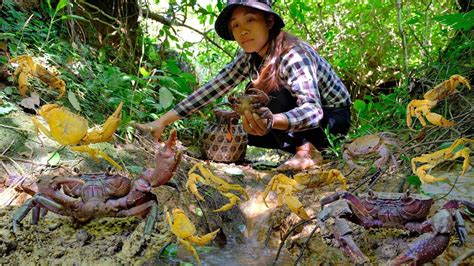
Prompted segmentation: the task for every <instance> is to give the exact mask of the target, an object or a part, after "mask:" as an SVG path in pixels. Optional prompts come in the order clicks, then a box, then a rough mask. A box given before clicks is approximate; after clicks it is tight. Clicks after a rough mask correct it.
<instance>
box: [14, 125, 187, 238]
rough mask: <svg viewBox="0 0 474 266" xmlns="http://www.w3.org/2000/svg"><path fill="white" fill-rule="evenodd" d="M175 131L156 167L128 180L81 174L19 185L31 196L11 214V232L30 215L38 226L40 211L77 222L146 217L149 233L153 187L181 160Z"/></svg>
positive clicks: (154, 211)
mask: <svg viewBox="0 0 474 266" xmlns="http://www.w3.org/2000/svg"><path fill="white" fill-rule="evenodd" d="M175 145H176V131H173V132H172V133H171V135H170V137H169V139H168V141H167V143H166V144H165V146H164V147H163V148H161V149H159V150H158V151H157V152H156V155H155V168H154V169H147V170H145V171H144V172H143V173H142V174H141V175H140V176H139V177H138V178H136V179H134V180H130V179H129V178H127V177H125V176H122V175H120V174H111V173H99V174H83V175H79V176H72V177H49V178H48V177H46V178H41V180H40V181H38V182H36V183H33V184H31V183H30V184H26V183H25V182H23V183H20V186H19V187H20V188H21V189H22V190H23V191H25V192H27V193H28V194H30V195H32V196H33V197H32V198H31V199H29V200H28V201H27V202H26V203H25V204H24V205H23V206H21V207H20V208H19V209H18V210H17V211H16V212H15V213H14V215H13V228H12V229H13V232H16V231H17V227H18V225H19V224H20V222H21V221H22V220H23V218H25V216H26V215H27V214H28V212H30V210H33V212H32V217H33V218H32V224H37V222H38V220H39V218H40V217H39V213H40V210H41V209H44V210H46V211H52V212H54V213H58V214H61V215H65V216H71V217H73V219H75V220H77V221H79V222H87V221H89V220H91V219H93V218H98V217H126V216H138V217H141V218H145V217H147V216H148V218H147V223H146V228H145V234H151V230H152V229H153V227H154V223H155V219H156V217H157V215H158V202H157V200H156V196H155V195H154V194H153V193H152V192H151V189H152V188H153V187H158V186H161V185H163V184H165V183H167V182H168V181H169V180H170V179H171V178H172V177H173V175H174V172H175V171H176V169H177V167H178V164H179V162H180V160H181V152H179V151H176V149H175Z"/></svg>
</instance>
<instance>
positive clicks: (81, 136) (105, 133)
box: [31, 103, 123, 170]
mask: <svg viewBox="0 0 474 266" xmlns="http://www.w3.org/2000/svg"><path fill="white" fill-rule="evenodd" d="M122 105H123V104H122V103H120V104H119V106H118V107H117V109H116V110H115V112H114V113H113V114H112V115H111V116H110V117H109V118H108V119H107V120H106V121H105V123H104V124H103V125H102V126H101V127H98V128H92V129H89V128H88V127H89V125H88V123H87V120H86V119H85V118H83V117H81V116H79V115H77V114H74V113H71V112H70V111H68V110H67V109H66V108H65V107H62V106H60V105H57V104H46V105H43V106H42V107H41V109H40V110H39V112H38V113H39V115H40V116H41V117H43V118H44V120H45V121H46V123H48V126H49V129H48V128H46V127H45V126H44V125H43V124H42V123H41V122H40V121H39V120H38V119H36V118H35V117H32V118H31V120H32V121H33V124H34V126H35V130H36V134H39V131H41V132H43V134H45V135H46V136H47V137H49V138H50V139H52V140H54V141H56V142H58V143H59V144H61V145H66V146H72V147H70V149H71V150H73V151H77V152H86V153H88V154H89V155H90V156H91V157H92V158H94V159H95V160H96V161H97V160H98V159H97V157H96V156H97V155H99V156H101V157H102V158H104V159H105V160H107V162H109V163H110V164H111V165H113V166H114V167H115V168H117V169H119V170H122V167H120V165H118V164H117V163H116V162H115V161H114V160H113V159H112V158H110V157H109V156H108V155H107V154H106V153H105V152H102V151H99V150H97V149H94V148H91V147H89V146H88V144H91V143H98V142H106V141H110V140H111V139H112V136H113V134H114V132H115V130H116V129H117V127H118V125H119V123H120V119H121V117H122Z"/></svg>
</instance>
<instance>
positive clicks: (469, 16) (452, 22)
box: [434, 9, 474, 30]
mask: <svg viewBox="0 0 474 266" xmlns="http://www.w3.org/2000/svg"><path fill="white" fill-rule="evenodd" d="M434 20H436V21H439V22H441V23H443V24H444V25H446V26H449V27H451V28H453V29H455V30H469V29H471V28H472V27H474V9H473V10H471V11H469V12H468V13H457V14H449V15H444V16H437V17H435V18H434Z"/></svg>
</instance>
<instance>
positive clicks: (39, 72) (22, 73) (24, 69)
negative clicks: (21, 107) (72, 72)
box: [10, 55, 66, 98]
mask: <svg viewBox="0 0 474 266" xmlns="http://www.w3.org/2000/svg"><path fill="white" fill-rule="evenodd" d="M10 63H17V64H18V67H17V69H16V70H15V73H13V75H14V76H16V75H18V86H19V89H20V94H21V96H23V97H24V96H26V91H27V90H28V88H29V86H30V82H29V80H28V79H29V77H37V78H39V79H40V80H41V81H43V82H45V83H46V84H48V85H49V86H51V87H53V88H55V89H58V90H59V91H60V93H59V96H58V98H61V97H62V96H63V95H64V93H65V92H66V83H65V82H64V80H62V79H61V78H59V77H58V73H57V72H53V71H50V70H48V69H47V68H45V67H44V66H42V65H40V64H36V63H35V62H34V61H33V58H32V57H31V56H29V55H20V56H17V57H15V58H12V59H11V60H10Z"/></svg>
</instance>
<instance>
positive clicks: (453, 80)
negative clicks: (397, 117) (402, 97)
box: [406, 75, 471, 129]
mask: <svg viewBox="0 0 474 266" xmlns="http://www.w3.org/2000/svg"><path fill="white" fill-rule="evenodd" d="M459 84H464V85H465V86H466V87H467V88H469V89H471V85H470V84H469V81H468V80H467V79H466V78H465V77H463V76H460V75H453V76H451V77H450V78H449V79H448V80H446V81H444V82H442V83H440V84H439V85H437V86H436V87H434V88H433V89H431V90H429V91H427V92H426V93H425V95H423V100H412V101H411V102H410V103H409V104H408V105H407V117H406V121H407V126H408V127H409V128H410V129H412V117H415V116H416V118H418V120H420V123H421V124H422V125H423V126H426V125H427V124H426V121H425V119H424V118H423V117H425V118H426V120H428V121H429V122H430V123H431V124H434V125H437V126H442V127H451V126H453V125H454V124H455V123H454V122H453V121H449V120H447V119H446V118H444V117H443V116H442V115H440V114H436V113H432V112H431V109H432V108H433V107H435V106H436V104H437V103H438V101H440V100H442V99H444V98H446V97H448V96H450V95H453V94H455V93H458V92H459V91H458V90H456V87H457V86H458V85H459Z"/></svg>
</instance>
